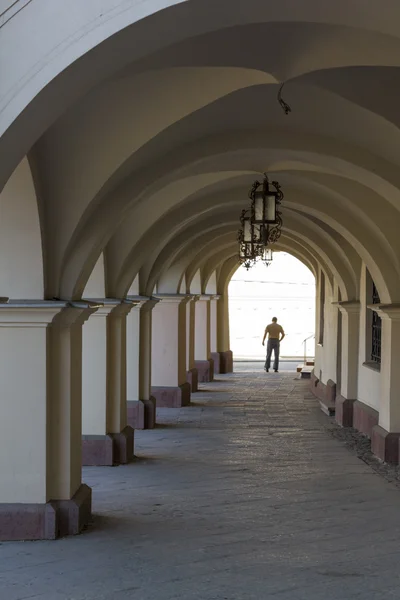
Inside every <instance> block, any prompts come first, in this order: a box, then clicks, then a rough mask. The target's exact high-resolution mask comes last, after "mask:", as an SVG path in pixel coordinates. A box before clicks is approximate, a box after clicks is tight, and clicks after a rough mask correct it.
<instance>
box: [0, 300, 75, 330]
mask: <svg viewBox="0 0 400 600" xmlns="http://www.w3.org/2000/svg"><path fill="white" fill-rule="evenodd" d="M68 305H69V303H68V302H67V301H63V300H13V301H11V302H8V301H5V302H2V301H0V327H47V325H49V324H50V323H51V322H52V321H53V319H54V317H55V316H56V315H57V314H59V313H60V312H61V311H62V310H64V309H65V308H66V307H67V306H68Z"/></svg>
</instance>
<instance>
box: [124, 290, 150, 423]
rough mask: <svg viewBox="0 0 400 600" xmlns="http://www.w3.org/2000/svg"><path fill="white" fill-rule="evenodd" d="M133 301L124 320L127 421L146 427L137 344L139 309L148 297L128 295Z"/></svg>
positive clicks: (138, 343)
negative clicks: (131, 307)
mask: <svg viewBox="0 0 400 600" xmlns="http://www.w3.org/2000/svg"><path fill="white" fill-rule="evenodd" d="M128 298H129V299H131V300H132V301H134V302H135V305H134V306H133V309H132V310H131V312H130V313H129V315H128V317H127V322H126V352H127V354H126V356H127V359H126V369H127V371H126V385H127V392H126V393H127V398H128V423H129V425H130V426H131V427H133V428H134V429H146V428H147V424H146V423H145V418H144V416H145V415H144V413H145V411H144V403H143V401H142V400H139V346H140V311H141V308H142V306H143V304H144V303H145V302H147V301H148V300H149V298H147V297H144V296H128Z"/></svg>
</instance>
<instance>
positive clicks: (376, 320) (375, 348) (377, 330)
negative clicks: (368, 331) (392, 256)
mask: <svg viewBox="0 0 400 600" xmlns="http://www.w3.org/2000/svg"><path fill="white" fill-rule="evenodd" d="M379 303H380V298H379V294H378V290H377V289H376V286H375V284H374V282H372V304H379ZM381 335H382V319H381V318H380V316H379V315H378V314H377V313H376V312H375V311H372V346H371V360H372V361H373V362H375V363H378V364H380V362H381Z"/></svg>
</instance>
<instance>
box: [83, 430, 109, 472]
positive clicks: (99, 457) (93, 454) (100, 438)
mask: <svg viewBox="0 0 400 600" xmlns="http://www.w3.org/2000/svg"><path fill="white" fill-rule="evenodd" d="M113 449H114V443H113V439H112V437H111V436H110V435H83V436H82V465H84V466H103V467H112V466H113V465H114V462H115V461H114V450H113Z"/></svg>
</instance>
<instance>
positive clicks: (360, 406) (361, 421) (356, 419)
mask: <svg viewBox="0 0 400 600" xmlns="http://www.w3.org/2000/svg"><path fill="white" fill-rule="evenodd" d="M378 424H379V413H378V411H377V410H375V409H374V408H371V406H368V405H367V404H364V403H363V402H360V400H356V401H355V402H354V403H353V427H354V429H357V430H358V431H361V433H364V434H365V435H366V436H368V437H369V438H371V437H372V430H373V428H374V427H375V426H376V425H378Z"/></svg>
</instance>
